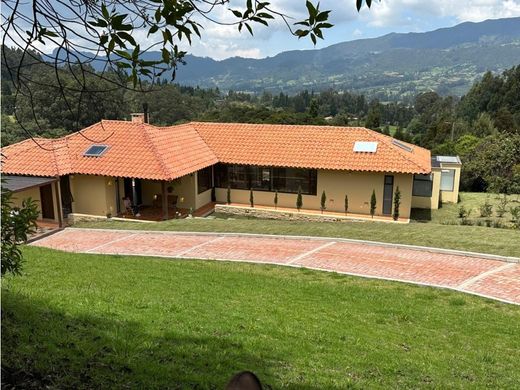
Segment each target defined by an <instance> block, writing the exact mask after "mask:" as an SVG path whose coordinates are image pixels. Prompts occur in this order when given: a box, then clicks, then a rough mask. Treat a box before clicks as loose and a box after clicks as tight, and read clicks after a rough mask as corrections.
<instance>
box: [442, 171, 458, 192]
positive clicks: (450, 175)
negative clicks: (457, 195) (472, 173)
mask: <svg viewBox="0 0 520 390" xmlns="http://www.w3.org/2000/svg"><path fill="white" fill-rule="evenodd" d="M454 184H455V169H443V170H442V172H441V191H453V186H454Z"/></svg>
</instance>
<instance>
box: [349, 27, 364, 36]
mask: <svg viewBox="0 0 520 390" xmlns="http://www.w3.org/2000/svg"><path fill="white" fill-rule="evenodd" d="M352 35H353V36H355V37H360V36H361V35H363V31H361V30H360V29H359V28H356V29H355V30H354V31H352Z"/></svg>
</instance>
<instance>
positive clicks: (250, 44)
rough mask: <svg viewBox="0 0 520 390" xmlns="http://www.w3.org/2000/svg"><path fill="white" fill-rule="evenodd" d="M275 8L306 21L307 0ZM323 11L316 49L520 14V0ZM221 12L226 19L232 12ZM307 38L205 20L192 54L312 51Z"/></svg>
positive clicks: (346, 3)
mask: <svg viewBox="0 0 520 390" xmlns="http://www.w3.org/2000/svg"><path fill="white" fill-rule="evenodd" d="M244 3H245V0H232V1H231V8H236V9H240V5H241V4H244ZM271 6H272V7H273V8H276V9H278V10H282V11H284V12H285V13H286V14H288V15H291V16H293V17H294V20H295V21H296V20H301V19H302V18H303V16H304V12H305V1H304V0H278V1H277V0H271ZM320 8H321V9H322V10H329V9H330V10H332V13H331V17H330V20H331V22H332V23H333V24H334V25H335V26H334V27H333V28H332V29H330V30H328V31H326V32H325V40H324V41H321V42H319V43H318V45H317V48H321V47H325V46H329V45H331V44H334V43H337V42H343V41H350V40H354V39H361V38H372V37H377V36H381V35H384V34H387V33H390V32H422V31H430V30H434V29H437V28H441V27H451V26H454V25H456V24H459V23H461V22H466V21H472V22H478V21H482V20H486V19H497V18H504V17H515V16H520V0H463V1H459V0H381V1H380V2H378V1H377V0H374V3H373V5H372V8H371V9H368V8H366V7H364V8H363V9H362V11H361V12H360V13H358V12H357V11H356V8H355V0H336V1H333V0H321V6H320ZM219 12H220V14H216V16H218V17H219V18H220V20H226V17H227V14H229V11H227V9H222V11H219ZM310 48H312V44H311V43H310V41H308V40H306V39H302V40H300V41H298V39H297V38H295V37H293V36H291V35H290V34H289V32H288V30H287V28H286V27H285V26H284V25H283V24H282V23H276V22H275V23H273V24H272V25H271V26H270V28H262V27H260V26H258V27H256V29H255V36H254V38H251V37H250V36H249V34H248V33H247V32H246V33H244V31H243V32H242V34H239V33H238V31H236V27H230V26H216V25H211V24H205V31H204V32H203V39H202V40H201V41H199V42H194V44H193V45H192V47H190V48H189V49H188V51H189V52H191V53H193V54H196V55H199V56H208V57H212V58H216V59H223V58H228V57H233V56H241V57H254V58H261V57H267V56H273V55H275V54H277V53H280V52H282V51H287V50H297V49H310Z"/></svg>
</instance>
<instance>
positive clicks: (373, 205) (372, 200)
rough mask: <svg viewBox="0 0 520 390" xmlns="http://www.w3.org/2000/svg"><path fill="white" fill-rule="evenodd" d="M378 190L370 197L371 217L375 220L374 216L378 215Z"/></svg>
mask: <svg viewBox="0 0 520 390" xmlns="http://www.w3.org/2000/svg"><path fill="white" fill-rule="evenodd" d="M376 205H377V199H376V190H372V196H371V197H370V215H371V216H372V218H374V214H375V213H376Z"/></svg>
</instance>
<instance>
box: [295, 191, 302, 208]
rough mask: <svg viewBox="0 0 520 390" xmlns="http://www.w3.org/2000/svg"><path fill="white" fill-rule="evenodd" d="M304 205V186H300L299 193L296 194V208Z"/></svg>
mask: <svg viewBox="0 0 520 390" xmlns="http://www.w3.org/2000/svg"><path fill="white" fill-rule="evenodd" d="M302 207H303V198H302V186H299V187H298V195H297V196H296V208H297V209H298V211H300V209H301V208H302Z"/></svg>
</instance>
